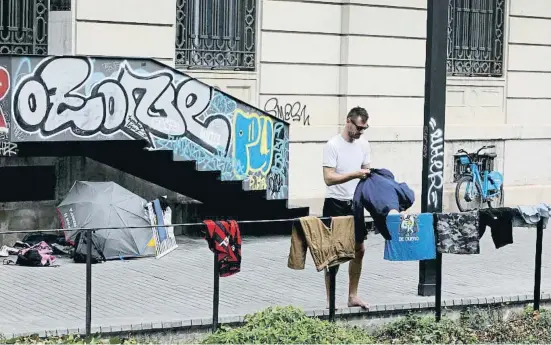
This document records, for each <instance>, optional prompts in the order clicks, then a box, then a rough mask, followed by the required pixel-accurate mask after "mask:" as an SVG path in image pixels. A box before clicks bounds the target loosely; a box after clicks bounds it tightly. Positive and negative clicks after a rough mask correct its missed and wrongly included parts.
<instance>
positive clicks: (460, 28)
mask: <svg viewBox="0 0 551 345" xmlns="http://www.w3.org/2000/svg"><path fill="white" fill-rule="evenodd" d="M448 1H449V7H448V64H447V72H448V75H453V76H465V77H473V76H480V77H501V76H502V75H503V45H504V32H505V30H504V25H505V23H504V19H505V14H504V13H505V0H448Z"/></svg>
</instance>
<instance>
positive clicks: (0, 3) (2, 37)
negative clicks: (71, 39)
mask: <svg viewBox="0 0 551 345" xmlns="http://www.w3.org/2000/svg"><path fill="white" fill-rule="evenodd" d="M48 12H49V11H48V0H0V54H27V55H46V54H48Z"/></svg>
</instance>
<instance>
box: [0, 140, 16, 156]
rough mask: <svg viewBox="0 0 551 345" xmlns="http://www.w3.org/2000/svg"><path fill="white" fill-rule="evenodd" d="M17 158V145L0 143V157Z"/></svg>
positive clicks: (6, 142) (5, 142)
mask: <svg viewBox="0 0 551 345" xmlns="http://www.w3.org/2000/svg"><path fill="white" fill-rule="evenodd" d="M11 156H17V144H15V143H10V142H8V141H0V157H11Z"/></svg>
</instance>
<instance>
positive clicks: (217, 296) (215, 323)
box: [212, 253, 220, 333]
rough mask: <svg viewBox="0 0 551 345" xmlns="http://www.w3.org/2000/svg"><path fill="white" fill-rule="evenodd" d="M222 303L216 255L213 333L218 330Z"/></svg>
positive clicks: (218, 265)
mask: <svg viewBox="0 0 551 345" xmlns="http://www.w3.org/2000/svg"><path fill="white" fill-rule="evenodd" d="M219 302H220V264H218V258H217V257H216V253H214V291H213V293H212V333H214V332H216V331H217V330H218V307H219V304H220V303H219Z"/></svg>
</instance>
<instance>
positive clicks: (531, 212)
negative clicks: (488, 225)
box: [513, 203, 551, 229]
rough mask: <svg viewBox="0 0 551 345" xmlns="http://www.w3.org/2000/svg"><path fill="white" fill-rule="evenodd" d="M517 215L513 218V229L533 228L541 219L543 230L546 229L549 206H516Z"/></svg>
mask: <svg viewBox="0 0 551 345" xmlns="http://www.w3.org/2000/svg"><path fill="white" fill-rule="evenodd" d="M516 209H517V210H518V214H517V215H516V216H515V217H514V218H513V227H523V228H524V227H535V226H536V224H537V223H538V222H539V221H540V219H541V218H543V228H544V229H545V228H547V222H548V221H549V213H550V212H551V206H549V205H548V204H545V203H540V204H538V205H533V206H517V207H516Z"/></svg>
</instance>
